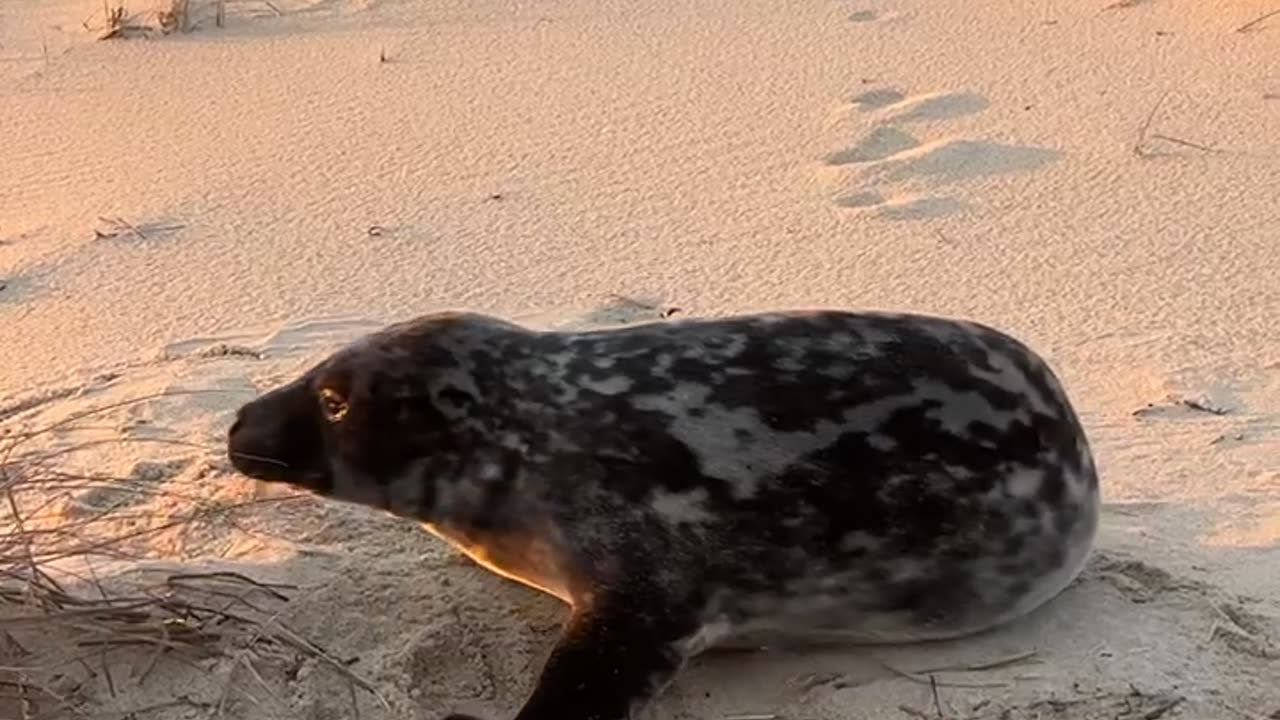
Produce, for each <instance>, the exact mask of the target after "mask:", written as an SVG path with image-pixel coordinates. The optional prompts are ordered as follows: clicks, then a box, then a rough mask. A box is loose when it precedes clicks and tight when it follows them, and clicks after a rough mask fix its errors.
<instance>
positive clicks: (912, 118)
mask: <svg viewBox="0 0 1280 720" xmlns="http://www.w3.org/2000/svg"><path fill="white" fill-rule="evenodd" d="M990 105H991V101H990V100H987V98H985V97H984V96H982V95H979V94H978V93H970V92H958V93H936V94H931V95H918V96H914V97H907V98H903V99H901V100H899V101H898V102H896V103H894V104H893V105H890V106H887V107H886V108H885V109H886V110H887V111H888V112H889V113H891V114H890V116H889V118H888V119H889V121H890V122H900V123H903V122H920V121H927V120H949V119H951V118H957V117H964V116H965V115H973V114H974V113H979V112H982V111H983V110H986V109H987V108H988V107H990Z"/></svg>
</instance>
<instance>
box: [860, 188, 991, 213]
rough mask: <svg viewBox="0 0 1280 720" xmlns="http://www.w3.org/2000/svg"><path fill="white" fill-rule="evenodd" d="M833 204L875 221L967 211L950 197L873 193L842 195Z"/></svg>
mask: <svg viewBox="0 0 1280 720" xmlns="http://www.w3.org/2000/svg"><path fill="white" fill-rule="evenodd" d="M835 202H836V205H839V206H840V207H842V208H850V209H855V210H864V211H869V212H873V213H874V214H875V215H876V217H879V218H883V219H885V220H927V219H929V218H940V217H946V216H948V215H952V214H955V213H958V212H961V211H963V210H964V209H965V208H966V207H967V206H966V205H965V203H964V202H963V201H961V200H958V199H956V198H952V197H931V196H928V195H910V194H904V195H895V196H892V197H888V198H886V197H885V196H883V195H881V194H880V193H877V192H875V191H872V190H866V191H862V192H855V193H852V194H849V195H842V196H840V197H837V198H836V201H835Z"/></svg>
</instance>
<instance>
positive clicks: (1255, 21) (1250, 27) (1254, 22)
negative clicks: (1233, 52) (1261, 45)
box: [1236, 8, 1280, 33]
mask: <svg viewBox="0 0 1280 720" xmlns="http://www.w3.org/2000/svg"><path fill="white" fill-rule="evenodd" d="M1277 15H1280V8H1277V9H1275V10H1272V11H1271V12H1269V13H1265V14H1263V15H1262V16H1261V17H1258V18H1255V19H1253V20H1250V21H1249V22H1247V23H1245V24H1243V25H1241V26H1240V27H1238V28H1236V32H1238V33H1247V32H1252V31H1253V29H1254V28H1256V27H1257V26H1259V25H1261V24H1262V23H1263V22H1265V21H1267V20H1269V19H1271V18H1273V17H1275V16H1277Z"/></svg>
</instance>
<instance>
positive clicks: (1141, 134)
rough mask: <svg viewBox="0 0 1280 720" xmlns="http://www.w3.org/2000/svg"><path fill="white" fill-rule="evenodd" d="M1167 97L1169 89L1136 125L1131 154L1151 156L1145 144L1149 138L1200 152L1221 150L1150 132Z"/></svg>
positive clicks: (1143, 156)
mask: <svg viewBox="0 0 1280 720" xmlns="http://www.w3.org/2000/svg"><path fill="white" fill-rule="evenodd" d="M1168 98H1169V91H1168V90H1166V91H1165V92H1164V94H1162V95H1161V96H1160V99H1159V100H1156V104H1155V105H1153V106H1151V112H1149V113H1147V118H1146V120H1144V121H1143V122H1142V125H1141V126H1139V127H1138V139H1137V140H1135V141H1134V143H1133V154H1134V155H1137V156H1138V157H1142V158H1145V157H1151V155H1152V154H1153V153H1152V152H1151V151H1150V150H1148V149H1147V144H1148V141H1150V140H1163V141H1165V142H1167V143H1172V144H1174V145H1181V146H1183V147H1189V148H1194V149H1196V150H1199V151H1201V152H1207V153H1219V152H1222V151H1221V150H1219V149H1217V148H1214V147H1210V146H1208V145H1202V144H1200V143H1195V142H1191V141H1190V140H1183V139H1181V138H1176V137H1172V136H1170V135H1164V134H1162V133H1152V132H1151V126H1152V124H1153V123H1155V119H1156V113H1157V112H1159V111H1160V108H1161V106H1163V105H1164V102H1165V100H1167V99H1168Z"/></svg>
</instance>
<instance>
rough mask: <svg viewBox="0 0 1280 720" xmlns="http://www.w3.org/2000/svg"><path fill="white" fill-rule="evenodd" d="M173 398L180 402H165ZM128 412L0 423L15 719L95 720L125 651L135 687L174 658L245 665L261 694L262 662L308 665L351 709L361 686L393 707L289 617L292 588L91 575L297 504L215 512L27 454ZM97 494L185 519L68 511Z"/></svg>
mask: <svg viewBox="0 0 1280 720" xmlns="http://www.w3.org/2000/svg"><path fill="white" fill-rule="evenodd" d="M169 394H175V393H165V395H169ZM154 397H157V396H149V397H146V398H138V399H135V400H133V401H131V402H130V403H125V404H131V403H133V402H139V401H142V400H146V399H152V398H154ZM118 407H121V405H120V404H117V405H113V406H109V407H104V408H100V409H98V410H95V411H90V412H88V413H81V414H79V415H76V416H73V417H71V418H68V419H67V420H65V421H63V422H60V423H57V424H56V426H49V427H44V428H40V429H37V430H34V431H18V430H17V429H16V428H13V427H6V425H12V422H11V421H12V418H9V419H5V418H3V417H0V707H16V708H17V709H18V714H17V715H16V717H17V718H22V719H23V720H40V719H43V718H55V717H82V718H83V717H90V716H97V715H95V713H94V707H93V706H92V704H93V702H94V700H93V692H92V691H91V690H92V689H91V688H89V687H86V685H87V684H88V682H89V681H90V680H95V679H96V680H97V681H100V682H104V683H105V684H106V685H107V690H108V691H109V693H110V694H112V695H114V694H115V687H114V686H113V680H112V673H111V672H110V669H109V665H110V662H109V661H110V660H111V659H112V656H113V654H117V653H118V654H124V653H133V654H134V655H133V656H134V657H143V658H145V660H144V662H143V670H142V673H141V675H140V677H139V678H138V679H137V681H138V682H145V681H146V679H147V677H148V676H149V675H150V674H151V673H152V671H153V670H154V668H156V667H157V666H158V664H159V663H161V662H164V661H166V660H175V661H186V662H188V663H190V662H194V661H198V660H200V659H202V658H203V659H208V658H210V657H222V658H230V659H233V660H234V661H235V663H234V664H233V665H232V672H234V671H235V669H237V668H240V667H243V668H244V669H245V670H246V671H247V672H248V674H249V675H250V676H251V677H253V678H254V679H255V680H257V681H258V684H259V685H261V686H263V687H265V685H266V684H265V682H264V681H263V680H262V676H261V675H260V674H259V672H258V670H257V669H255V667H254V663H255V662H256V661H258V660H260V659H263V658H279V657H281V656H292V657H295V658H297V657H303V658H311V659H314V660H315V661H317V662H318V663H319V664H321V665H324V666H327V667H329V668H330V669H332V670H333V671H334V672H337V673H339V674H340V675H341V676H343V677H345V678H346V680H347V681H348V682H349V683H351V686H352V688H353V693H352V698H353V704H354V688H359V689H361V690H364V691H365V692H368V693H371V694H372V695H373V696H374V697H375V698H376V699H377V700H378V701H379V702H380V703H381V704H382V705H383V706H384V707H387V703H386V700H385V699H383V698H382V696H381V695H379V694H378V692H377V690H376V689H375V688H374V687H373V686H371V685H370V684H369V683H368V682H366V681H364V680H362V679H361V678H359V677H358V676H357V675H355V674H354V673H353V672H351V670H350V669H349V668H348V667H347V663H344V662H342V661H340V660H338V659H336V658H334V657H333V656H332V655H330V654H329V653H328V652H326V651H325V650H324V649H323V648H321V647H320V646H319V645H317V644H316V643H314V642H312V641H310V640H308V639H307V638H304V637H303V636H301V635H300V634H298V633H297V632H295V631H293V630H291V629H290V628H289V627H288V625H287V624H286V623H285V622H284V621H283V620H282V619H281V618H280V615H281V614H282V612H283V608H284V607H286V606H287V605H286V604H287V602H288V601H289V592H290V591H292V590H296V588H294V587H291V586H285V585H277V584H270V583H266V582H262V581H259V580H255V579H253V578H251V577H248V576H247V575H245V574H241V573H239V572H234V571H219V572H182V571H181V568H174V569H171V570H165V571H162V572H160V573H159V574H158V577H156V578H154V579H150V580H147V581H145V582H141V581H134V582H131V583H128V584H127V587H125V588H124V589H119V588H120V586H121V585H122V583H120V582H119V578H115V579H114V580H115V582H110V581H108V582H104V581H103V580H102V579H101V578H99V577H98V576H97V575H96V574H95V573H94V572H93V567H94V562H95V561H96V562H99V563H101V562H103V561H112V560H121V559H126V560H136V559H137V558H136V557H135V556H132V555H130V552H129V547H130V546H131V545H137V544H138V543H139V542H140V541H142V540H145V539H147V538H148V536H154V535H156V534H157V533H161V532H164V531H170V530H173V529H175V528H179V529H182V528H185V527H187V526H190V525H193V524H197V523H207V522H211V521H218V520H226V521H228V522H234V520H233V519H232V518H231V517H230V516H231V515H232V514H234V513H235V512H236V511H238V510H241V509H243V508H244V507H245V506H247V505H253V504H260V503H264V502H280V501H282V500H288V499H290V498H288V497H286V498H269V499H262V500H252V501H248V502H243V503H227V502H222V503H216V502H212V501H210V500H209V498H207V497H205V498H201V497H200V496H199V494H198V493H191V494H189V495H183V494H180V493H178V492H175V491H172V490H167V489H164V488H158V487H157V485H156V484H155V483H148V482H145V481H140V480H138V479H137V478H119V477H110V476H105V475H94V474H85V473H80V472H74V471H71V470H68V469H66V468H64V467H61V465H60V461H62V460H64V459H65V456H66V455H67V454H68V451H66V450H31V449H29V446H30V444H31V443H30V441H31V440H32V439H34V438H36V437H38V436H40V435H43V434H46V433H48V432H50V431H51V430H53V429H54V428H55V427H57V428H63V429H65V428H67V427H68V426H73V425H74V424H76V423H78V422H80V421H82V420H84V419H86V418H87V417H90V416H92V415H95V414H99V413H101V412H104V411H106V410H110V409H112V408H118ZM74 449H76V448H72V450H74ZM95 489H108V490H109V491H110V492H112V493H124V494H130V493H142V494H155V493H163V494H169V495H176V496H178V497H179V498H180V500H181V502H182V504H183V506H185V507H187V508H188V509H187V510H186V512H184V513H182V514H180V515H179V516H177V517H156V516H155V514H151V515H150V516H149V517H144V514H143V513H139V512H138V511H136V510H129V509H127V508H121V507H120V506H119V505H115V506H113V507H105V508H90V509H89V510H88V511H86V512H79V513H75V514H67V513H65V512H61V511H60V510H59V507H60V506H61V505H65V502H66V500H67V499H68V498H69V497H74V496H76V495H77V494H80V493H84V492H85V491H88V490H95ZM129 521H133V522H132V527H133V529H130V530H127V531H121V530H119V528H121V527H129V526H130V522H129ZM85 568H87V569H88V571H87V573H86V572H85V571H84V569H85ZM138 574H143V575H145V574H146V573H138ZM152 574H153V575H154V574H155V573H152ZM108 585H111V586H112V588H111V589H109V588H108ZM270 606H275V609H274V610H273V609H272V607H270ZM23 638H36V639H37V640H39V642H36V643H33V642H32V641H31V640H29V639H26V640H24V639H23ZM51 648H52V649H51ZM95 666H96V669H94V668H95ZM75 668H79V669H82V670H84V671H85V673H84V674H85V675H86V676H87V677H88V680H83V681H81V682H80V683H79V685H77V684H76V683H74V682H73V683H70V685H71V687H69V688H68V687H67V686H68V681H67V677H68V675H70V674H74V673H73V672H69V670H72V671H73V670H74V669H75ZM233 692H235V691H233V690H232V683H231V682H230V679H228V682H227V684H226V687H225V690H224V692H223V693H222V696H221V697H220V698H218V699H217V700H216V701H214V702H210V701H208V700H199V701H197V700H194V699H191V698H189V697H185V696H178V697H174V698H172V700H171V701H169V702H168V703H167V705H175V706H180V705H190V706H212V707H214V708H216V710H217V711H218V714H219V715H221V713H222V710H223V706H224V705H225V704H226V702H227V701H228V698H229V696H230V695H232V694H233ZM250 698H251V699H252V696H251V695H250ZM156 709H158V707H157V706H152V707H150V708H145V710H156ZM142 711H143V710H134V711H132V713H130V712H125V713H124V714H123V715H119V714H117V716H120V717H128V716H130V715H131V714H133V713H138V712H142Z"/></svg>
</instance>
